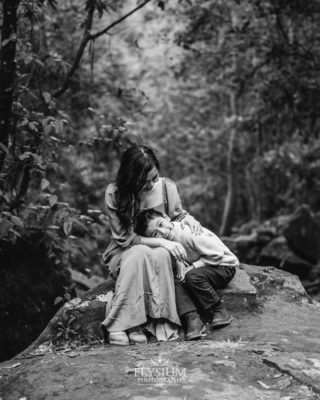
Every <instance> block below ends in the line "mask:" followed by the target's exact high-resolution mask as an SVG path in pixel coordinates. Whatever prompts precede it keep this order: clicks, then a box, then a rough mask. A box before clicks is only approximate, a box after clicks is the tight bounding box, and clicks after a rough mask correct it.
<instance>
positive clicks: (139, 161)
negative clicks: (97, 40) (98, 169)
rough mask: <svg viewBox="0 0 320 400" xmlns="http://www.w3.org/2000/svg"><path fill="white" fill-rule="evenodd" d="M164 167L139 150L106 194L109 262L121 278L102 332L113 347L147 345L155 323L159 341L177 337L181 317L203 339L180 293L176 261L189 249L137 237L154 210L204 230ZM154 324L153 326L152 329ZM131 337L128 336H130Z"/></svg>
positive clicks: (139, 147)
mask: <svg viewBox="0 0 320 400" xmlns="http://www.w3.org/2000/svg"><path fill="white" fill-rule="evenodd" d="M159 169H160V168H159V163H158V160H157V159H156V157H155V155H154V153H153V151H152V150H151V149H150V148H149V147H147V146H144V145H134V146H132V147H130V148H129V149H128V150H127V151H125V153H124V154H123V157H122V161H121V165H120V168H119V171H118V175H117V179H116V182H115V184H110V185H109V186H108V187H107V189H106V195H105V204H106V212H107V215H108V217H109V222H110V227H111V235H112V240H111V243H110V245H109V247H108V248H107V250H106V251H105V253H104V255H103V258H104V261H105V263H106V264H107V266H108V268H109V272H110V275H111V276H112V277H113V278H116V288H115V295H114V298H113V301H112V306H111V310H110V312H109V314H108V316H107V318H106V319H105V320H104V321H103V323H102V327H103V328H105V329H106V330H107V331H108V333H109V342H110V344H118V345H127V344H129V339H130V341H131V342H134V343H145V342H146V337H145V335H144V334H143V333H142V330H141V328H140V326H141V325H142V324H144V323H146V322H149V328H150V330H151V331H152V332H153V333H154V334H155V335H156V337H157V338H158V340H159V339H160V340H170V339H172V338H174V337H175V333H176V330H177V327H178V326H180V320H179V317H178V314H177V309H176V304H175V303H176V301H177V308H178V313H179V315H180V318H181V316H182V317H183V316H184V317H185V318H182V320H185V323H186V325H187V330H188V334H189V336H188V338H191V339H195V338H198V337H199V336H200V331H201V330H202V329H203V326H202V323H201V321H200V319H199V318H198V315H197V313H196V311H195V310H196V308H195V306H194V304H193V303H192V301H191V299H190V298H189V296H188V294H187V293H186V292H185V291H184V289H183V288H182V286H181V285H180V286H179V287H178V288H177V287H176V301H175V288H174V280H173V273H172V263H171V256H172V257H174V258H175V259H181V260H183V259H185V258H186V251H185V249H184V247H183V246H182V245H181V244H179V243H177V242H172V241H169V240H166V239H163V238H147V237H143V236H139V235H137V234H136V233H135V232H134V224H135V220H136V217H137V215H138V213H139V212H140V211H142V210H147V209H154V210H157V211H160V212H162V213H166V214H168V215H169V217H170V218H171V219H172V220H177V221H181V222H182V224H183V225H184V224H186V225H189V226H190V228H191V230H192V231H193V232H194V233H195V234H196V233H198V232H200V231H201V226H200V224H199V222H198V221H196V220H195V219H194V218H193V217H192V216H190V215H189V214H188V213H187V212H186V211H185V210H184V209H183V208H182V206H181V201H180V197H179V194H178V191H177V188H176V185H175V184H174V183H173V182H172V181H170V180H169V179H167V178H160V177H159ZM150 322H151V323H150ZM125 331H128V336H129V338H128V336H127V334H126V332H125Z"/></svg>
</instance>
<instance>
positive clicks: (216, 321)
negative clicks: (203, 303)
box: [210, 303, 233, 328]
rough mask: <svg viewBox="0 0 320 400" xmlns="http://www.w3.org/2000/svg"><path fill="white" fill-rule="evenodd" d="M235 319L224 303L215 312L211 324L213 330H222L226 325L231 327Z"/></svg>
mask: <svg viewBox="0 0 320 400" xmlns="http://www.w3.org/2000/svg"><path fill="white" fill-rule="evenodd" d="M232 320H233V318H232V316H231V315H230V314H229V313H228V311H227V309H226V307H225V305H224V304H223V303H220V304H218V305H217V306H216V307H215V308H214V311H213V318H212V321H211V322H210V325H211V327H212V328H220V327H222V326H225V325H229V324H230V323H231V322H232Z"/></svg>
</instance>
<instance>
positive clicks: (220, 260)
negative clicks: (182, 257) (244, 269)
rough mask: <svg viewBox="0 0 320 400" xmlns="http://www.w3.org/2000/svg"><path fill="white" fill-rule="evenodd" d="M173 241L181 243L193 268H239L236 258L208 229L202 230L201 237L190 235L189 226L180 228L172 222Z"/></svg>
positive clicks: (176, 223)
mask: <svg viewBox="0 0 320 400" xmlns="http://www.w3.org/2000/svg"><path fill="white" fill-rule="evenodd" d="M172 225H173V234H174V237H173V240H174V241H175V242H179V243H181V244H182V245H183V246H184V248H185V249H186V252H187V261H188V263H189V264H193V265H194V267H195V268H199V267H203V266H205V265H212V266H217V265H224V266H230V267H237V266H239V260H238V258H237V257H236V256H235V255H234V254H233V253H232V252H231V251H230V250H229V249H228V247H227V246H226V245H225V244H224V243H223V242H222V241H221V240H220V239H219V238H218V236H217V235H215V234H214V233H213V232H211V231H209V230H208V229H205V228H202V229H203V232H202V233H201V235H194V234H192V233H191V231H190V228H189V226H185V227H184V229H182V228H181V224H180V222H172Z"/></svg>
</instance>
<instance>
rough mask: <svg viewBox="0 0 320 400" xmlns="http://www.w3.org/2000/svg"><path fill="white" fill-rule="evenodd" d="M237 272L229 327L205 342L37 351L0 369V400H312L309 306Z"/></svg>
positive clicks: (318, 341)
mask: <svg viewBox="0 0 320 400" xmlns="http://www.w3.org/2000/svg"><path fill="white" fill-rule="evenodd" d="M242 268H243V271H245V272H246V273H247V274H248V276H249V277H250V282H249V281H248V280H247V283H248V286H247V289H246V290H245V291H243V292H242V291H241V290H240V289H241V288H240V289H239V287H238V289H237V290H238V292H239V293H238V295H239V304H240V306H238V307H237V308H234V307H233V305H234V304H235V303H234V298H236V294H235V293H236V289H234V292H233V293H232V291H231V293H230V292H229V293H227V292H226V293H224V294H223V296H224V298H225V302H226V304H228V307H229V309H230V311H231V312H232V314H233V317H234V321H233V323H232V324H231V325H229V326H228V327H225V328H223V329H220V330H215V331H211V332H210V333H209V336H208V337H207V338H206V340H201V341H194V342H184V341H180V342H170V343H149V344H147V345H140V346H128V347H112V346H109V345H102V344H99V343H97V344H95V345H76V343H73V342H70V343H69V344H64V345H61V347H60V348H59V347H57V346H53V345H51V344H50V343H42V345H40V346H39V345H38V346H37V347H34V348H33V349H31V350H32V351H31V352H30V351H29V352H25V353H24V354H22V355H20V357H16V358H15V359H12V360H10V361H7V362H5V363H2V364H1V365H0V398H2V399H4V400H13V399H14V400H15V399H22V398H25V399H27V400H29V399H34V400H38V399H39V400H40V399H46V400H47V399H58V400H59V399H61V400H68V399H70V400H71V399H77V400H78V399H79V400H82V399H88V398H93V399H97V400H98V399H135V400H143V399H159V400H160V399H162V400H163V399H189V400H191V399H219V400H229V399H230V400H231V399H232V400H234V399H240V400H241V399H243V400H246V399H248V400H249V399H250V400H252V399H253V400H255V399H262V400H264V399H270V400H277V399H279V400H299V399H301V400H309V399H312V400H315V399H320V396H319V394H318V393H320V390H319V363H320V361H319V360H320V305H319V303H316V302H312V301H311V299H310V298H309V297H308V296H307V295H306V293H305V291H304V289H303V288H302V286H301V284H300V282H299V280H298V278H297V277H295V276H293V275H290V274H288V273H286V272H283V271H279V270H276V269H275V268H267V267H254V266H248V265H243V266H242ZM241 277H242V278H243V279H244V280H245V279H246V278H245V274H243V272H240V275H239V276H238V278H240V280H241ZM238 282H239V281H238ZM234 283H235V285H236V286H237V284H236V282H234ZM251 285H253V287H252V286H251ZM229 289H230V288H229ZM254 291H256V294H254ZM232 296H234V298H232ZM250 296H251V297H250ZM241 298H242V300H241ZM246 298H250V301H244V300H243V299H246ZM231 307H232V308H231Z"/></svg>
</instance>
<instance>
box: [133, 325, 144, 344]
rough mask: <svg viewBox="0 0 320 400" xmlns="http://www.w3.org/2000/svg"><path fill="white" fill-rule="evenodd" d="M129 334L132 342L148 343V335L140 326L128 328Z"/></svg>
mask: <svg viewBox="0 0 320 400" xmlns="http://www.w3.org/2000/svg"><path fill="white" fill-rule="evenodd" d="M128 336H129V340H130V343H131V344H144V343H148V339H147V337H146V335H145V334H144V333H143V332H142V329H141V327H140V326H135V327H134V328H130V329H128Z"/></svg>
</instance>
